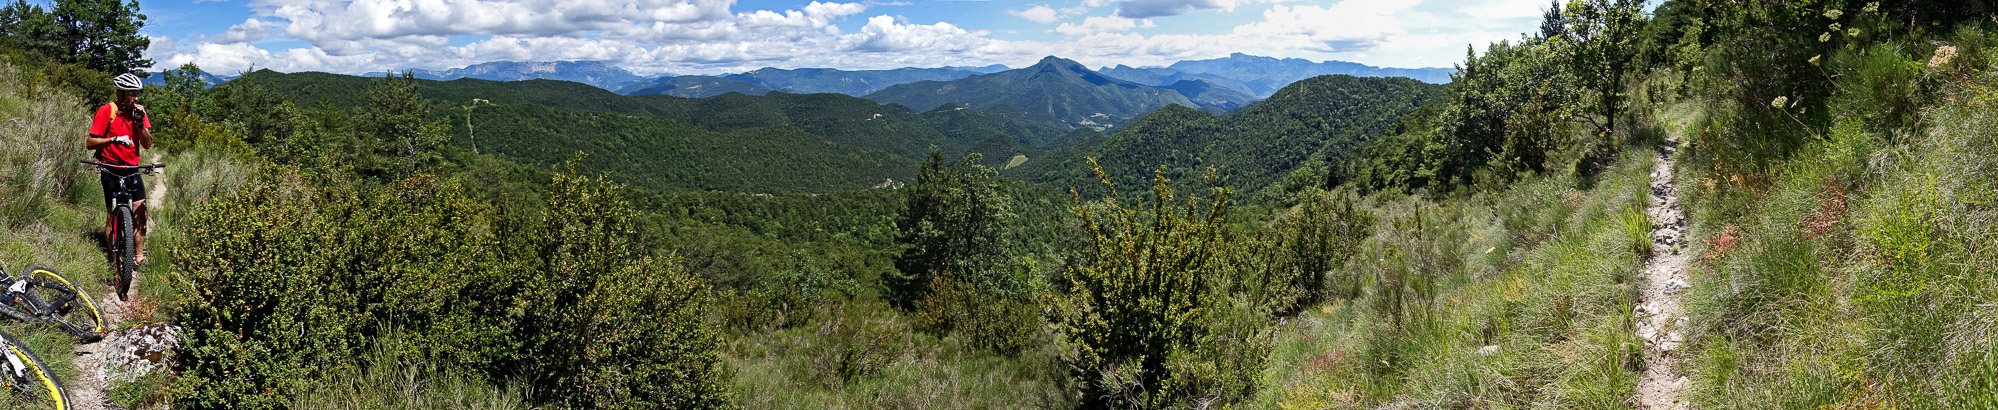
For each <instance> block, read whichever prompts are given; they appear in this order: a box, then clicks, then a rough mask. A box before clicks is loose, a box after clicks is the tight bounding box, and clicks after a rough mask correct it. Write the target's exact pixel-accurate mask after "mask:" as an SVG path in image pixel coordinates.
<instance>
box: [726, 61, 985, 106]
mask: <svg viewBox="0 0 1998 410" xmlns="http://www.w3.org/2000/svg"><path fill="white" fill-rule="evenodd" d="M1006 70H1007V68H1006V66H1003V65H998V64H994V65H990V66H985V67H942V68H897V69H893V70H836V69H830V68H799V69H791V70H786V69H781V68H762V69H757V70H754V71H750V72H746V73H740V74H729V75H725V76H722V77H723V78H728V79H731V80H737V81H742V82H747V83H750V84H756V85H758V86H762V87H765V88H769V89H771V90H777V91H783V92H787V93H792V94H816V93H839V94H846V95H851V96H855V97H860V96H865V95H868V94H873V93H874V92H875V91H881V89H883V88H888V87H889V86H893V85H896V84H908V83H913V82H917V81H950V80H956V79H959V78H965V77H970V76H974V75H979V74H991V73H996V72H1000V71H1006ZM917 109H922V108H917Z"/></svg>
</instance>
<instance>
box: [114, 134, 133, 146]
mask: <svg viewBox="0 0 1998 410" xmlns="http://www.w3.org/2000/svg"><path fill="white" fill-rule="evenodd" d="M111 143H112V144H118V145H132V137H131V136H126V135H120V136H116V137H111Z"/></svg>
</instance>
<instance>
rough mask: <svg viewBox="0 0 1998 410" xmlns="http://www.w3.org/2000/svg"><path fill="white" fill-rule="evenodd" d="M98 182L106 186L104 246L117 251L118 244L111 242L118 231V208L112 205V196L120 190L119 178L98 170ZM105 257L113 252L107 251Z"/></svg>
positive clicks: (108, 256) (115, 262)
mask: <svg viewBox="0 0 1998 410" xmlns="http://www.w3.org/2000/svg"><path fill="white" fill-rule="evenodd" d="M97 182H98V183H100V184H102V185H101V186H102V187H104V189H103V190H104V248H105V249H114V252H115V249H117V248H118V244H114V243H111V236H112V235H115V234H116V233H115V232H117V223H118V210H117V209H116V208H112V207H111V196H112V195H114V194H116V193H117V192H118V191H117V190H118V178H117V177H114V176H111V174H110V173H107V172H98V173H97ZM104 257H105V258H107V259H108V258H110V257H111V252H105V253H104ZM111 264H112V265H113V266H116V265H117V264H118V262H117V261H111Z"/></svg>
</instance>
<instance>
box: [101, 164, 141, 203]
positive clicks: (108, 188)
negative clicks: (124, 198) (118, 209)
mask: <svg viewBox="0 0 1998 410" xmlns="http://www.w3.org/2000/svg"><path fill="white" fill-rule="evenodd" d="M138 173H139V170H136V169H119V170H105V171H102V172H98V173H97V181H98V182H101V183H103V184H104V209H105V210H107V211H108V210H110V209H111V198H112V195H113V194H116V193H118V192H119V191H120V190H123V191H124V192H126V193H130V194H131V195H132V202H138V201H140V200H144V199H146V181H145V179H144V178H141V177H138V176H136V174H138ZM119 176H130V177H128V178H119ZM120 180H123V181H124V184H120V183H119V181H120ZM133 212H138V210H133Z"/></svg>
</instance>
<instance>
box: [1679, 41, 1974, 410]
mask: <svg viewBox="0 0 1998 410" xmlns="http://www.w3.org/2000/svg"><path fill="white" fill-rule="evenodd" d="M1987 29H1988V28H1986V27H1972V28H1964V29H1959V30H1958V31H1957V32H1955V33H1954V34H1951V35H1948V36H1939V37H1940V40H1941V41H1939V42H1930V41H1915V40H1912V39H1908V40H1899V39H1897V40H1891V41H1886V42H1882V43H1881V44H1875V45H1872V46H1868V47H1861V48H1858V49H1855V50H1852V51H1849V52H1845V53H1842V54H1840V55H1838V56H1836V57H1835V58H1831V59H1830V62H1829V63H1828V64H1827V71H1828V72H1831V73H1835V74H1836V75H1837V77H1836V80H1835V81H1836V84H1837V87H1836V89H1837V92H1836V94H1835V95H1834V98H1833V102H1832V104H1831V106H1830V109H1831V110H1834V111H1835V112H1840V113H1842V114H1841V115H1840V117H1841V120H1840V121H1838V122H1836V123H1835V124H1834V125H1833V126H1832V127H1830V129H1827V130H1822V134H1823V137H1822V138H1820V139H1817V140H1814V141H1812V142H1811V143H1810V144H1808V145H1805V146H1803V147H1801V148H1799V150H1798V151H1797V152H1796V153H1794V154H1793V155H1792V156H1790V157H1788V158H1786V159H1783V160H1781V161H1777V162H1776V163H1775V164H1774V165H1773V166H1771V167H1769V168H1768V169H1767V171H1766V173H1764V174H1762V175H1756V176H1753V177H1751V178H1743V177H1742V176H1741V175H1737V174H1730V173H1725V172H1716V171H1715V169H1716V168H1694V169H1689V170H1688V171H1690V172H1686V173H1682V174H1681V178H1682V186H1686V187H1688V188H1689V189H1687V190H1686V192H1687V198H1688V203H1689V204H1690V206H1691V208H1692V209H1691V212H1690V213H1691V214H1692V215H1693V218H1692V220H1693V221H1694V226H1693V229H1692V231H1693V232H1692V236H1693V237H1695V238H1704V239H1707V240H1706V241H1703V242H1698V244H1696V246H1695V247H1696V248H1698V250H1697V252H1699V253H1701V254H1705V255H1709V257H1706V258H1700V260H1698V262H1697V263H1696V264H1695V266H1694V270H1693V272H1692V274H1693V275H1692V276H1693V282H1694V283H1693V285H1694V289H1693V291H1692V292H1691V293H1690V295H1692V300H1691V301H1690V303H1689V305H1688V308H1689V310H1690V313H1691V315H1692V317H1693V318H1694V326H1693V328H1694V334H1693V335H1691V336H1692V339H1693V344H1692V346H1691V349H1690V351H1689V353H1690V354H1691V357H1692V358H1693V359H1692V362H1691V365H1692V366H1691V368H1692V369H1693V370H1692V375H1693V378H1694V381H1695V383H1696V386H1697V389H1696V390H1695V392H1696V397H1695V398H1696V400H1697V401H1698V402H1699V404H1700V405H1701V406H1702V407H1710V408H1774V407H1783V408H1799V407H1840V408H1848V407H1849V408H1879V407H1905V408H1989V407H1992V406H1994V405H1998V393H1994V392H1998V390H1994V387H1998V360H1994V358H1998V356H1994V353H1998V325H1994V324H1995V323H1998V321H1994V320H1993V319H1991V318H1992V317H1993V313H1994V312H1993V310H1992V308H1990V307H1989V306H1990V303H1991V302H1990V301H1991V300H1993V298H1994V297H1998V253H1994V252H1993V251H1994V249H1993V248H1992V247H1993V245H1992V244H1994V243H1998V224H1995V223H1998V208H1994V207H1993V206H1991V204H1993V203H1998V182H1994V181H1998V131H1993V130H1994V129H1998V114H1993V112H1992V109H1991V108H1992V107H1991V98H1990V96H1991V95H1995V94H1998V83H1994V82H1993V80H1992V79H1991V78H1989V77H1988V76H1986V75H1984V74H1985V73H1988V72H1990V71H1991V69H1992V67H1993V66H1994V64H1993V63H1998V59H1994V58H1993V57H1992V56H1990V55H1988V54H1989V53H1987V52H1985V51H1983V50H1986V49H1989V48H1990V46H1991V45H1993V44H1998V39H1993V38H1992V37H1991V36H1990V35H1988V34H1985V33H1986V30H1987ZM1942 45H1951V46H1954V47H1958V49H1959V50H1961V51H1960V53H1959V54H1958V58H1957V59H1956V60H1955V61H1942V60H1935V61H1939V62H1941V64H1925V63H1927V62H1929V61H1931V59H1930V56H1931V54H1932V53H1934V52H1935V50H1937V49H1939V48H1940V47H1939V46H1942ZM1707 115H1708V116H1710V117H1712V116H1727V115H1729V114H1728V113H1727V112H1725V111H1724V110H1723V111H1713V110H1710V111H1708V112H1707ZM1719 123H1725V121H1718V122H1715V121H1709V122H1707V124H1710V125H1711V124H1719ZM1695 131H1696V132H1706V131H1707V130H1704V129H1696V130H1695ZM1746 181H1761V182H1760V183H1750V182H1746ZM1724 234H1725V235H1728V236H1733V237H1738V238H1739V239H1738V240H1735V241H1720V240H1716V238H1718V237H1720V236H1722V235H1724Z"/></svg>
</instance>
